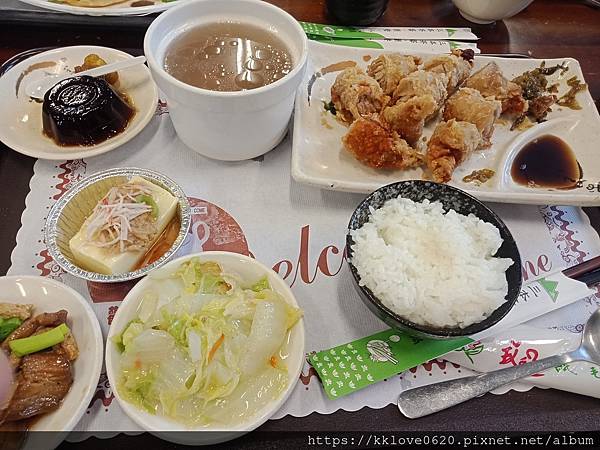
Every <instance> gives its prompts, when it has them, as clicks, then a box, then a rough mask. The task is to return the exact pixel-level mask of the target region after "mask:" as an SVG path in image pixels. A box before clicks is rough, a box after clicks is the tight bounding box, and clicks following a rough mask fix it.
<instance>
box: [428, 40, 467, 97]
mask: <svg viewBox="0 0 600 450" xmlns="http://www.w3.org/2000/svg"><path fill="white" fill-rule="evenodd" d="M462 54H463V51H462V50H454V51H453V52H452V54H450V55H441V56H436V57H435V58H432V59H430V60H429V61H426V62H425V65H424V66H423V69H424V70H427V71H429V72H437V73H443V74H446V76H447V77H448V83H447V84H446V90H447V91H448V93H449V94H451V93H452V92H454V91H455V90H456V89H457V88H458V86H460V85H461V84H462V83H463V82H464V81H465V80H466V79H467V78H469V75H470V74H471V68H472V67H473V63H472V62H471V61H470V60H467V59H465V58H463V57H462Z"/></svg>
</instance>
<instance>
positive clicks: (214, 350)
mask: <svg viewBox="0 0 600 450" xmlns="http://www.w3.org/2000/svg"><path fill="white" fill-rule="evenodd" d="M224 340H225V335H224V334H223V333H221V337H220V338H219V339H217V342H215V343H214V345H213V346H212V348H211V349H210V352H208V362H211V361H212V359H213V357H214V356H215V353H217V350H219V347H220V346H221V344H222V343H223V341H224Z"/></svg>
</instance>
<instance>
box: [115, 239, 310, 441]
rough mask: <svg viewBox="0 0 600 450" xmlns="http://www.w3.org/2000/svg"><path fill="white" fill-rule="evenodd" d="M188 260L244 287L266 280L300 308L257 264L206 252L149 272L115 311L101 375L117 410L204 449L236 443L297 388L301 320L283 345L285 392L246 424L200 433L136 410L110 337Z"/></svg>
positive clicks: (301, 352) (149, 428)
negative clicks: (216, 267)
mask: <svg viewBox="0 0 600 450" xmlns="http://www.w3.org/2000/svg"><path fill="white" fill-rule="evenodd" d="M192 258H199V259H200V260H201V261H203V262H206V261H214V262H217V263H219V264H220V265H221V267H223V269H224V270H225V271H228V272H230V273H235V274H237V276H239V277H240V278H241V279H242V280H243V281H244V282H246V283H251V282H255V281H256V280H258V279H260V278H262V277H265V276H266V277H267V279H268V281H269V284H270V285H271V288H272V289H273V290H275V291H276V292H277V293H279V294H280V295H281V296H282V297H283V299H284V300H285V301H286V302H287V303H289V304H290V305H292V306H295V307H298V306H299V305H298V302H297V301H296V298H295V297H294V294H293V293H292V290H291V289H290V288H289V286H288V285H287V283H286V282H285V281H284V280H283V278H281V277H280V276H279V275H278V274H277V273H276V272H274V271H273V270H271V269H270V268H268V267H267V266H265V265H263V264H261V263H260V262H258V261H257V260H255V259H253V258H250V257H248V256H244V255H240V254H237V253H231V252H222V251H208V252H202V253H194V254H190V255H186V256H182V257H180V258H177V259H175V260H173V261H170V262H169V263H167V264H165V265H164V266H163V267H161V268H159V269H156V270H154V271H153V272H152V273H151V274H150V275H148V276H147V277H145V278H144V279H142V280H141V281H140V282H139V283H138V284H136V285H135V287H134V288H133V289H132V290H131V291H129V293H128V294H127V296H126V297H125V299H124V300H123V302H122V303H121V305H120V306H119V309H118V311H117V313H116V314H115V317H114V318H113V321H112V323H111V326H110V330H109V332H108V337H107V340H106V373H107V376H108V380H109V382H110V385H111V386H113V393H114V394H115V398H116V399H117V401H118V402H119V406H121V408H122V410H123V411H124V412H125V414H127V415H128V416H129V417H130V418H131V419H132V420H133V421H134V422H136V423H137V424H138V425H139V426H140V427H142V428H143V429H144V430H145V431H148V432H150V433H152V434H154V435H156V436H157V437H159V438H161V439H165V440H167V441H171V442H175V443H178V444H184V445H209V444H216V443H218V442H224V441H228V440H231V439H235V438H238V437H240V436H242V435H243V434H245V433H248V432H249V431H252V430H254V429H255V428H258V427H259V426H260V425H262V424H263V423H264V422H266V421H267V420H268V419H269V417H271V416H272V415H273V414H274V413H275V412H276V411H277V410H279V408H281V406H282V405H283V403H284V402H285V401H286V400H287V398H288V397H289V396H290V394H291V393H292V391H293V390H294V388H295V387H296V385H297V384H298V377H299V376H300V371H301V370H302V366H303V365H304V358H305V355H304V320H303V319H300V320H299V321H298V322H297V323H296V324H295V325H294V326H293V327H292V328H291V330H290V335H289V339H288V341H287V342H286V343H285V344H284V345H285V351H286V353H287V355H288V356H287V358H286V366H287V370H288V383H287V386H286V388H285V390H284V391H283V392H282V393H281V395H280V396H279V397H277V398H276V399H273V400H271V401H269V402H268V403H266V404H265V405H264V407H262V408H260V409H258V411H256V413H255V414H254V415H252V416H250V417H248V418H247V419H244V420H240V421H239V422H237V423H234V424H231V425H230V426H227V427H225V428H224V427H223V426H219V425H216V424H215V425H208V426H205V427H201V426H198V427H192V426H187V425H184V424H182V423H179V422H176V421H174V420H173V419H170V418H168V417H165V416H162V415H158V414H157V415H154V414H150V413H148V412H147V411H144V410H142V409H140V408H138V407H137V406H136V405H134V404H132V403H129V402H128V401H127V400H125V399H124V398H123V397H122V396H121V392H120V388H119V381H118V380H119V379H120V377H121V370H120V368H121V364H120V361H121V353H120V351H119V349H118V346H117V344H116V343H115V342H114V337H115V336H118V335H119V334H121V333H122V332H123V330H124V329H125V328H126V327H127V325H128V324H129V322H130V321H131V320H133V319H134V318H136V317H137V316H138V307H139V305H140V303H141V301H142V299H143V293H144V292H145V291H146V290H147V289H149V288H150V287H151V286H152V285H153V283H155V282H156V281H155V280H160V279H161V278H164V277H166V276H167V275H168V274H170V273H172V272H174V271H176V270H177V268H178V267H179V266H180V265H181V264H182V263H183V262H185V261H189V260H190V259H192ZM159 282H160V281H159Z"/></svg>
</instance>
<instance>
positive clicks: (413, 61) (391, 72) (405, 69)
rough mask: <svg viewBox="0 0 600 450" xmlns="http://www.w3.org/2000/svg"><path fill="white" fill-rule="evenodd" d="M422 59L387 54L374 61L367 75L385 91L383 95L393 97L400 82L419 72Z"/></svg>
mask: <svg viewBox="0 0 600 450" xmlns="http://www.w3.org/2000/svg"><path fill="white" fill-rule="evenodd" d="M419 64H421V58H418V57H416V56H411V55H401V54H400V53H386V54H384V55H380V56H379V57H377V58H376V59H374V60H373V62H372V63H371V64H369V67H367V74H368V75H369V76H371V77H373V78H374V79H375V80H376V81H377V82H378V83H379V86H381V89H383V93H384V94H386V95H391V94H392V93H393V92H394V89H396V87H397V86H398V83H399V82H400V80H402V79H403V78H404V77H406V76H407V75H408V74H410V73H412V72H414V71H416V70H417V67H418V66H419Z"/></svg>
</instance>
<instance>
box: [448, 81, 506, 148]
mask: <svg viewBox="0 0 600 450" xmlns="http://www.w3.org/2000/svg"><path fill="white" fill-rule="evenodd" d="M501 112H502V103H500V102H499V101H498V100H494V99H493V98H491V97H490V98H484V97H483V96H482V95H481V94H480V93H479V91H477V90H475V89H471V88H460V89H459V90H458V91H457V92H456V93H455V94H453V95H451V96H450V98H449V99H448V101H447V102H446V107H445V108H444V115H443V117H444V120H445V121H449V120H451V119H456V120H458V121H463V122H470V123H472V124H473V125H475V126H476V127H477V129H478V130H479V132H480V133H481V136H482V138H483V140H484V142H483V146H489V145H490V139H491V137H492V133H493V132H494V123H495V122H496V119H498V117H500V113H501Z"/></svg>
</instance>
